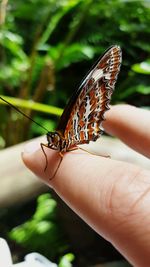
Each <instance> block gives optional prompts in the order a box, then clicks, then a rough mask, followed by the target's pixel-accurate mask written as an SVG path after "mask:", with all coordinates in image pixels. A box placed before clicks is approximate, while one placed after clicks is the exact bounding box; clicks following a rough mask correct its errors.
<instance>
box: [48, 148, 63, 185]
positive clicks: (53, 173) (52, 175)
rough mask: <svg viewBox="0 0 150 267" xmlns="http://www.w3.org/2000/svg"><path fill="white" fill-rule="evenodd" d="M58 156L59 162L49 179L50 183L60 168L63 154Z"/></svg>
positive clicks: (60, 153)
mask: <svg viewBox="0 0 150 267" xmlns="http://www.w3.org/2000/svg"><path fill="white" fill-rule="evenodd" d="M59 155H60V161H59V163H58V166H57V168H56V170H55V172H54V173H53V175H52V177H51V178H49V180H50V181H51V180H53V179H54V177H55V175H56V173H57V171H58V169H59V167H60V164H61V162H62V160H63V156H64V154H63V153H62V152H59Z"/></svg>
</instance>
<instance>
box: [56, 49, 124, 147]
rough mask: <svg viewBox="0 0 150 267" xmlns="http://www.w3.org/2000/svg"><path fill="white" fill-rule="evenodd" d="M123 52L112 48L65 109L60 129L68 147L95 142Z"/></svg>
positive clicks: (86, 78) (96, 65)
mask: <svg viewBox="0 0 150 267" xmlns="http://www.w3.org/2000/svg"><path fill="white" fill-rule="evenodd" d="M121 60H122V56H121V49H120V47H119V46H112V47H111V48H109V49H108V50H107V51H106V52H105V54H104V55H103V56H102V57H101V58H100V59H99V60H98V61H97V62H96V64H95V65H94V66H93V67H92V69H91V70H90V71H89V73H88V74H87V76H86V77H85V78H84V80H83V82H82V83H81V85H80V87H79V88H78V90H77V91H76V92H75V93H74V95H73V96H72V98H71V99H70V101H69V103H68V105H67V106H66V108H65V110H64V112H63V114H62V116H61V119H60V123H59V125H58V128H57V131H59V132H61V134H62V135H63V137H64V138H65V139H66V140H67V143H69V145H68V149H69V147H73V146H76V145H78V144H84V143H89V141H96V140H97V138H99V137H100V135H101V133H102V127H101V124H102V121H103V120H104V113H105V112H106V111H107V110H108V109H109V103H110V99H111V95H112V93H113V90H114V87H115V83H116V79H117V76H118V73H119V70H120V65H121Z"/></svg>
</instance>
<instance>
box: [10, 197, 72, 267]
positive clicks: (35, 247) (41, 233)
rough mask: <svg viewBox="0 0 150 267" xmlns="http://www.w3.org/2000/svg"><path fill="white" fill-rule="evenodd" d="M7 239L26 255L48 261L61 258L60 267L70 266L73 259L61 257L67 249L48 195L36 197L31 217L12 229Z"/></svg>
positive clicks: (67, 255) (53, 206) (52, 203)
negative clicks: (13, 242)
mask: <svg viewBox="0 0 150 267" xmlns="http://www.w3.org/2000/svg"><path fill="white" fill-rule="evenodd" d="M9 238H11V239H12V240H14V241H15V242H16V243H17V244H18V245H20V246H21V247H23V248H25V249H26V252H28V253H30V252H39V253H41V254H42V255H44V256H46V257H47V258H49V259H50V260H56V258H59V257H62V258H61V260H60V267H61V266H62V267H63V266H64V267H68V266H71V263H70V262H71V261H73V259H74V256H73V255H72V254H66V255H65V256H62V255H63V254H64V253H65V252H66V251H67V250H68V249H69V247H68V244H67V241H66V240H65V236H64V234H63V230H62V228H61V226H60V223H59V219H58V217H57V203H56V201H55V200H54V199H53V198H51V196H50V194H43V195H41V196H39V197H38V199H37V207H36V211H35V213H34V214H33V216H32V217H31V218H30V219H28V220H27V221H26V222H25V223H23V224H21V225H19V226H17V227H15V228H13V229H12V230H11V231H10V232H9ZM65 262H66V265H65ZM69 264H70V265H69Z"/></svg>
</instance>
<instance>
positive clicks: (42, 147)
mask: <svg viewBox="0 0 150 267" xmlns="http://www.w3.org/2000/svg"><path fill="white" fill-rule="evenodd" d="M40 145H41V149H42V151H43V154H44V156H45V160H46V163H45V168H44V172H45V171H46V169H47V166H48V160H47V155H46V153H45V150H44V147H48V145H47V144H43V143H41V144H40Z"/></svg>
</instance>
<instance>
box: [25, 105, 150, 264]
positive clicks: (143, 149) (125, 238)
mask: <svg viewBox="0 0 150 267" xmlns="http://www.w3.org/2000/svg"><path fill="white" fill-rule="evenodd" d="M103 125H104V128H105V130H106V131H107V132H108V133H110V134H112V135H115V136H117V137H118V138H120V139H121V140H122V141H124V142H125V143H126V144H128V145H129V146H130V147H132V148H133V149H135V150H137V151H138V152H140V153H141V154H143V155H145V156H147V157H150V149H149V147H150V134H149V133H150V112H149V111H147V110H141V109H138V108H135V107H132V106H128V105H117V106H113V107H111V110H110V111H109V112H107V113H106V121H105V122H104V123H103ZM33 150H35V147H34V145H33ZM45 151H46V155H47V158H48V162H49V164H48V167H47V170H46V172H44V167H45V157H44V156H43V152H42V150H41V149H39V150H37V151H31V152H30V153H29V151H28V153H27V152H24V153H23V155H22V157H23V161H24V163H25V165H26V166H27V167H28V168H29V169H30V170H31V171H32V172H34V173H35V174H36V175H37V176H39V177H41V178H42V179H43V181H44V182H45V183H47V184H49V186H50V187H53V189H54V190H55V191H56V193H57V194H58V195H59V196H60V197H61V198H62V199H63V200H64V201H65V202H66V203H67V204H68V205H69V206H70V207H71V208H72V209H73V210H74V211H75V212H76V213H77V214H78V215H79V216H80V217H81V218H82V219H83V220H84V221H86V223H88V224H89V225H90V226H91V227H92V228H93V229H95V231H97V232H98V233H99V234H100V235H101V236H103V237H104V238H105V239H107V240H108V241H109V242H111V243H112V244H113V245H114V246H115V247H116V248H117V249H118V250H119V251H120V252H121V253H122V254H123V255H124V256H125V257H126V259H127V260H128V261H129V262H130V263H131V264H132V265H134V266H140V267H141V266H142V267H148V266H150V251H149V248H150V216H149V213H150V212H149V206H150V171H148V170H144V169H142V168H141V167H138V166H136V165H133V164H129V163H126V162H121V161H117V160H113V159H109V158H104V157H98V156H92V157H91V155H90V154H88V153H86V152H81V150H76V151H73V152H68V153H65V155H64V158H63V161H62V162H61V165H60V167H59V169H58V171H57V173H56V176H55V177H54V179H53V180H52V181H50V180H49V179H50V177H51V176H52V175H53V173H54V171H55V169H56V168H57V164H58V162H59V160H60V159H59V156H58V153H57V152H56V151H53V150H51V149H46V148H45Z"/></svg>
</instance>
